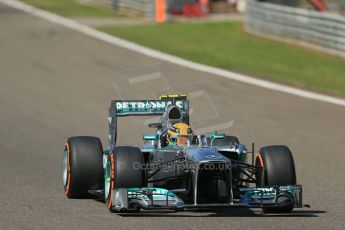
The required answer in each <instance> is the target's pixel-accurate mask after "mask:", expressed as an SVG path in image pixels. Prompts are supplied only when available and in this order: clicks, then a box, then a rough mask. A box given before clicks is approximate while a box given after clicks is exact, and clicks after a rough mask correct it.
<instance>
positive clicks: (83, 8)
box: [21, 0, 123, 17]
mask: <svg viewBox="0 0 345 230" xmlns="http://www.w3.org/2000/svg"><path fill="white" fill-rule="evenodd" d="M21 1H22V2H25V3H28V4H30V5H33V6H35V7H38V8H41V9H43V10H47V11H50V12H53V13H56V14H59V15H62V16H67V17H120V16H123V15H122V14H119V13H118V12H116V11H114V10H112V9H110V8H106V7H102V6H99V5H95V4H86V3H82V2H83V0H21ZM84 2H86V1H85V0H84Z"/></svg>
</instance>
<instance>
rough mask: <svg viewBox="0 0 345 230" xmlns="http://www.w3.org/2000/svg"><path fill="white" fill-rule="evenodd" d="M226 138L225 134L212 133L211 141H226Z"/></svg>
mask: <svg viewBox="0 0 345 230" xmlns="http://www.w3.org/2000/svg"><path fill="white" fill-rule="evenodd" d="M224 138H225V133H212V134H211V135H210V139H211V140H217V139H224Z"/></svg>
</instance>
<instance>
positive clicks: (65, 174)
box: [62, 149, 69, 188]
mask: <svg viewBox="0 0 345 230" xmlns="http://www.w3.org/2000/svg"><path fill="white" fill-rule="evenodd" d="M63 158H64V159H63V171H62V180H63V185H64V187H65V188H66V186H67V183H68V161H69V159H68V153H67V149H65V150H64V154H63Z"/></svg>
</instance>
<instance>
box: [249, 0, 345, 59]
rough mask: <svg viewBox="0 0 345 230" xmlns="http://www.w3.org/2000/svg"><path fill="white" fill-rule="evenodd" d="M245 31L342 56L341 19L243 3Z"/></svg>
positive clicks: (344, 32)
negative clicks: (244, 7) (244, 8)
mask: <svg viewBox="0 0 345 230" xmlns="http://www.w3.org/2000/svg"><path fill="white" fill-rule="evenodd" d="M245 19H246V20H245V28H246V30H247V31H248V32H250V33H254V34H257V35H260V36H264V37H269V38H273V39H279V40H284V41H288V42H293V43H298V44H300V45H304V46H308V47H312V48H315V49H318V50H321V51H324V52H327V53H330V54H334V55H337V56H341V57H345V17H344V16H341V15H336V14H330V13H321V12H316V11H312V10H306V9H300V8H294V7H287V6H281V5H277V4H271V3H265V2H259V1H256V0H247V5H246V17H245Z"/></svg>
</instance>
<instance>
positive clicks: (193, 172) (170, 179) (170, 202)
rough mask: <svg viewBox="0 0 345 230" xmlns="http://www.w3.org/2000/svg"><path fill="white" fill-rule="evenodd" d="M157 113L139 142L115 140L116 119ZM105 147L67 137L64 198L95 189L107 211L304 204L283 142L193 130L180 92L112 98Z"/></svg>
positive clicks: (270, 208) (275, 208)
mask: <svg viewBox="0 0 345 230" xmlns="http://www.w3.org/2000/svg"><path fill="white" fill-rule="evenodd" d="M145 115H147V116H155V115H158V116H160V120H159V122H158V123H151V124H149V127H150V128H152V129H154V132H152V133H150V134H144V135H143V140H144V144H143V145H142V146H141V147H133V146H118V145H117V144H116V139H117V118H120V117H125V116H145ZM108 120H109V146H108V147H106V148H104V149H103V147H102V143H101V141H100V139H99V138H97V137H90V136H75V137H70V138H68V140H67V142H66V144H65V148H64V161H63V165H64V168H63V185H64V191H65V195H66V196H67V197H68V198H81V197H84V196H85V194H88V193H89V192H96V193H98V194H100V196H102V197H103V198H104V200H105V203H106V206H107V208H108V209H109V210H111V211H119V212H132V211H140V210H161V209H170V210H185V209H200V208H224V207H248V208H261V209H262V210H263V211H264V212H290V211H292V210H293V209H294V208H300V207H302V206H303V205H302V186H301V185H297V184H296V173H295V165H294V160H293V156H292V154H291V151H290V150H289V148H288V147H286V146H284V145H272V146H265V147H261V148H260V149H259V151H257V152H255V151H254V145H253V146H252V149H251V150H247V148H246V146H244V145H243V144H240V142H239V140H238V138H237V137H235V136H231V135H225V134H223V133H218V132H216V131H215V132H213V133H211V134H210V135H203V134H194V133H193V131H192V129H191V127H190V126H189V101H188V99H187V97H186V96H185V95H163V96H161V97H160V100H115V101H112V102H111V106H110V108H109V117H108Z"/></svg>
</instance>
